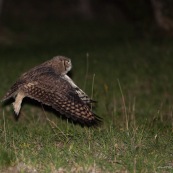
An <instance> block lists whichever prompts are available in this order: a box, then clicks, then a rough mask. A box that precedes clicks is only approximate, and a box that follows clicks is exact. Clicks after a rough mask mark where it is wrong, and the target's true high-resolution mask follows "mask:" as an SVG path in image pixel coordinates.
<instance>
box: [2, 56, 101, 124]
mask: <svg viewBox="0 0 173 173" xmlns="http://www.w3.org/2000/svg"><path fill="white" fill-rule="evenodd" d="M71 67H72V65H71V60H70V59H68V58H66V57H64V56H56V57H54V58H53V59H51V60H49V61H46V62H44V63H43V64H41V65H39V66H36V67H34V68H32V69H31V70H29V71H28V72H26V73H24V74H23V75H22V76H21V77H20V78H19V79H18V80H17V81H16V83H15V84H14V85H13V86H12V87H11V88H10V90H9V91H8V92H7V94H6V95H5V96H4V98H3V101H6V100H8V99H9V98H11V97H13V98H15V102H14V103H13V107H14V111H15V113H16V114H17V115H18V114H19V112H20V108H21V103H22V100H23V98H24V97H29V98H31V99H34V100H37V101H38V102H41V103H42V104H45V105H48V106H51V107H52V108H54V109H55V110H57V111H58V112H60V113H61V114H63V115H65V116H66V117H68V118H71V119H72V120H75V121H78V122H80V123H82V124H86V125H92V124H97V123H98V122H100V118H99V117H98V116H96V115H95V114H94V113H93V112H92V110H91V104H92V102H93V101H92V100H91V99H90V98H89V97H88V96H87V95H86V94H85V93H84V92H83V91H82V90H81V89H80V88H79V87H77V86H76V84H75V83H74V82H73V81H72V79H70V77H68V76H67V75H66V74H67V72H68V71H69V70H70V69H71Z"/></svg>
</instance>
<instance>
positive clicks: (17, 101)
mask: <svg viewBox="0 0 173 173" xmlns="http://www.w3.org/2000/svg"><path fill="white" fill-rule="evenodd" d="M24 97H25V94H24V93H23V92H19V93H18V94H17V96H16V98H15V102H14V103H13V108H14V112H15V114H16V115H18V114H19V112H20V108H21V103H22V100H23V98H24Z"/></svg>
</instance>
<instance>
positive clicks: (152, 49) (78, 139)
mask: <svg viewBox="0 0 173 173" xmlns="http://www.w3.org/2000/svg"><path fill="white" fill-rule="evenodd" d="M15 22H16V21H15ZM6 25H7V26H8V28H9V29H10V31H11V32H12V33H13V34H14V37H12V40H11V44H8V45H4V44H2V46H1V47H0V49H1V51H0V56H1V63H0V73H1V75H0V80H1V90H0V95H1V96H3V95H4V94H5V92H6V91H7V90H8V88H9V87H10V86H11V85H12V83H13V82H15V80H16V79H17V77H18V76H19V75H20V74H21V73H23V72H24V71H27V70H28V69H29V68H31V67H33V66H35V65H37V64H39V63H41V62H43V61H45V60H47V59H49V58H51V57H52V56H54V55H57V54H62V55H66V56H68V57H70V58H71V59H72V63H73V70H72V72H71V73H70V74H69V75H70V76H71V77H72V79H73V80H74V81H75V82H76V83H77V84H78V85H79V86H80V87H81V88H84V89H85V91H86V92H87V93H88V94H89V95H90V96H93V98H94V99H95V100H97V101H98V104H97V106H96V108H95V110H94V111H95V112H96V113H97V114H98V115H99V116H101V117H102V118H103V123H102V124H101V125H100V126H99V127H98V128H94V127H91V128H87V127H81V126H80V125H78V124H73V123H70V122H68V121H67V120H64V119H61V118H60V117H57V116H56V115H55V114H53V113H51V112H49V111H47V110H44V109H43V108H42V106H41V105H34V104H29V103H27V102H25V103H24V104H23V106H22V110H21V114H20V117H19V119H18V121H16V120H15V119H14V114H13V110H12V105H6V106H3V105H2V106H1V108H0V117H1V118H0V144H1V145H0V171H1V172H4V173H6V172H59V173H60V172H99V173H100V172H134V173H135V172H173V159H172V154H173V153H172V151H173V144H172V143H173V108H172V105H173V90H172V88H173V75H172V68H173V60H172V56H173V50H172V41H171V40H170V39H159V37H156V36H153V35H151V34H150V36H148V37H143V35H140V33H136V32H135V31H134V30H133V28H132V27H131V26H128V28H129V30H128V31H126V28H127V26H125V27H122V26H121V27H120V26H119V25H116V24H107V25H105V24H102V23H99V22H98V23H97V22H96V23H92V22H91V23H87V22H85V23H84V22H74V21H73V22H60V21H59V22H57V23H55V22H54V21H46V22H45V23H40V24H39V25H38V24H36V23H32V25H30V23H29V25H28V24H27V23H22V24H21V22H17V23H15V24H14V23H13V22H12V21H11V22H8V24H6ZM29 26H31V27H29Z"/></svg>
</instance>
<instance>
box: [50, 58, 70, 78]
mask: <svg viewBox="0 0 173 173" xmlns="http://www.w3.org/2000/svg"><path fill="white" fill-rule="evenodd" d="M51 66H52V67H53V69H54V70H55V71H56V72H57V73H60V74H61V75H65V74H67V72H68V71H70V70H71V68H72V64H71V60H70V59H69V58H67V57H64V56H55V57H53V59H52V60H51Z"/></svg>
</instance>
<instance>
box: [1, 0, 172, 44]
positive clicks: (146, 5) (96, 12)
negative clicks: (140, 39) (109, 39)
mask: <svg viewBox="0 0 173 173" xmlns="http://www.w3.org/2000/svg"><path fill="white" fill-rule="evenodd" d="M0 4H1V5H0V6H1V7H0V14H1V16H0V21H1V24H0V31H1V33H0V37H1V39H0V40H1V43H5V42H8V41H10V39H11V38H10V37H11V36H10V34H12V33H9V32H10V31H9V28H10V27H9V25H10V24H11V25H13V26H14V25H15V24H16V26H17V25H19V24H20V25H22V24H25V25H27V27H31V28H32V25H33V24H34V23H38V24H40V23H44V22H48V21H54V22H55V25H56V22H58V21H72V20H80V21H81V20H83V21H87V22H93V21H99V22H104V23H105V24H110V23H114V24H117V26H122V27H123V25H124V24H125V25H126V24H128V25H130V26H131V27H133V28H134V29H135V32H136V33H137V34H139V35H140V34H142V36H147V35H148V34H154V35H157V36H162V37H164V36H168V37H172V30H173V21H172V17H173V13H172V11H173V2H172V1H171V0H165V1H163V0H131V1H128V0H92V1H91V0H63V1H62V0H61V1H56V0H49V1H48V0H47V1H46V0H42V1H39V0H38V1H35V0H25V1H22V0H15V1H14V0H0ZM98 29H99V28H98ZM127 29H128V28H127Z"/></svg>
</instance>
